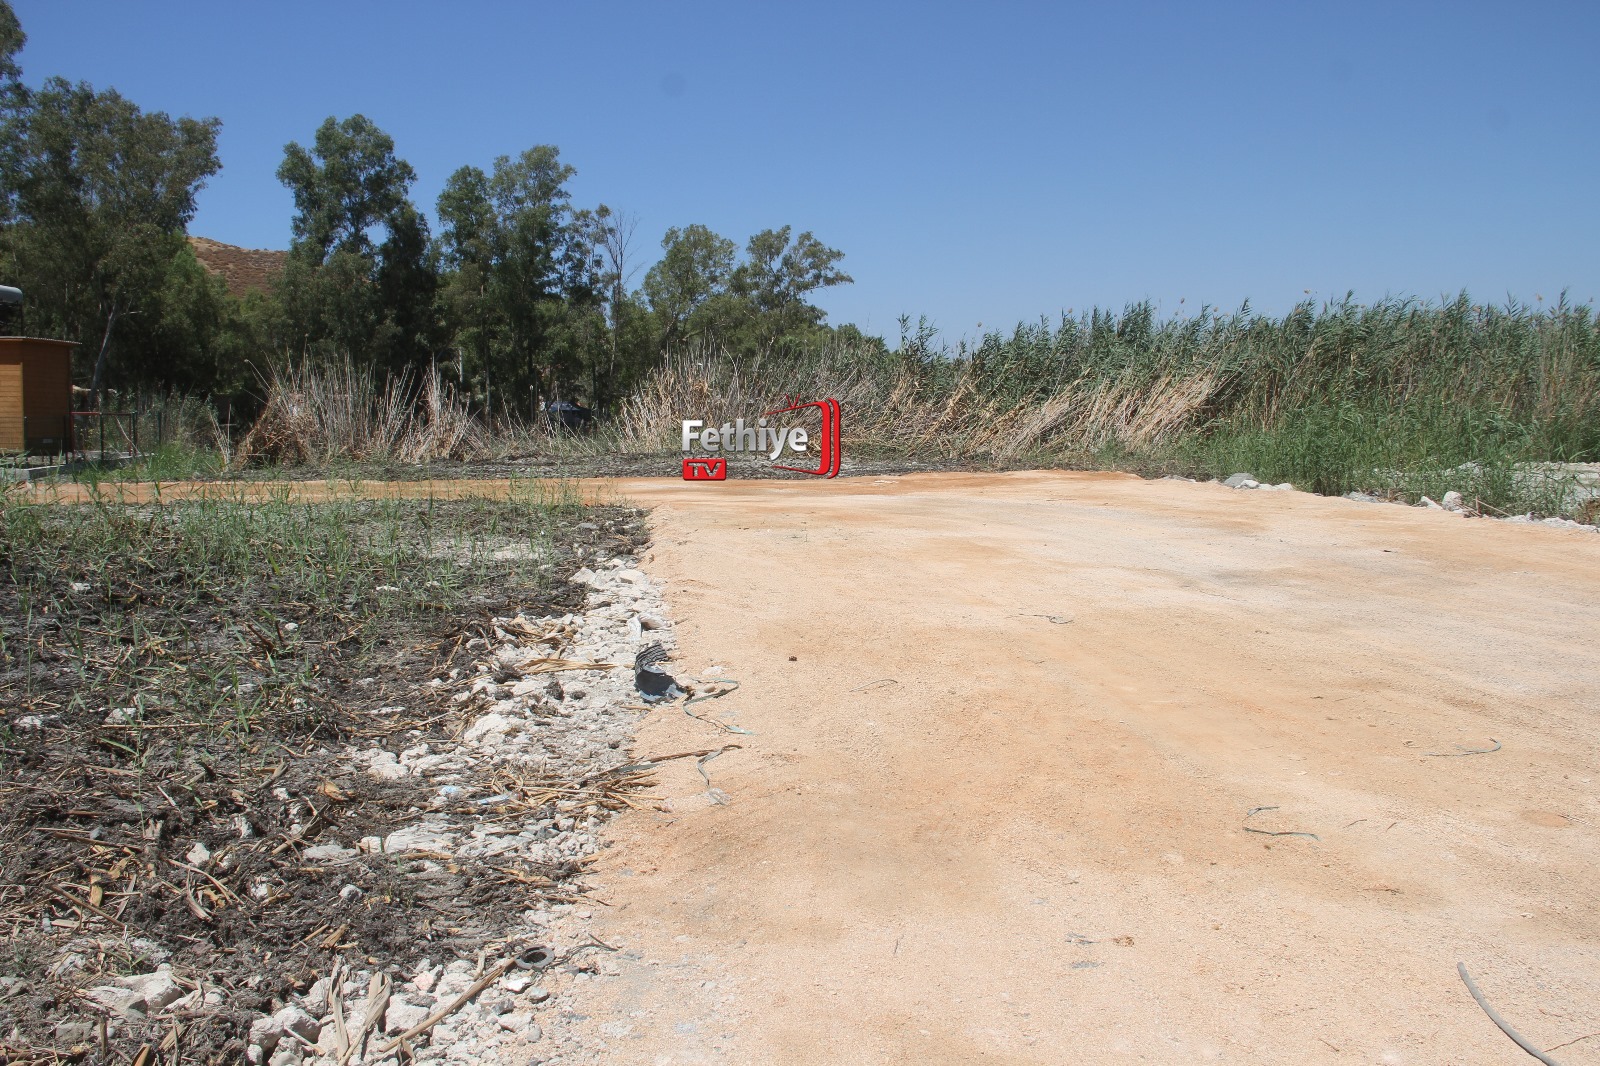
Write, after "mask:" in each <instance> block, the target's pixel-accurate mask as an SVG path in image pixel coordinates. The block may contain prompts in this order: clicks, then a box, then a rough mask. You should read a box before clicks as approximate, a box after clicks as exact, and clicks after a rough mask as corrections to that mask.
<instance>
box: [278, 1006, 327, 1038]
mask: <svg viewBox="0 0 1600 1066" xmlns="http://www.w3.org/2000/svg"><path fill="white" fill-rule="evenodd" d="M272 1021H273V1023H274V1024H275V1025H276V1026H277V1027H278V1030H279V1031H280V1032H284V1033H293V1034H294V1035H295V1036H298V1037H300V1038H301V1039H302V1040H304V1041H305V1042H306V1043H308V1044H315V1043H316V1042H317V1037H318V1036H320V1035H321V1033H322V1024H321V1023H320V1022H318V1021H317V1020H316V1019H315V1018H313V1017H312V1016H311V1015H310V1014H308V1013H306V1012H305V1011H304V1010H302V1009H300V1008H299V1007H294V1006H290V1007H284V1008H283V1009H282V1010H280V1011H278V1013H276V1014H274V1015H273V1016H272Z"/></svg>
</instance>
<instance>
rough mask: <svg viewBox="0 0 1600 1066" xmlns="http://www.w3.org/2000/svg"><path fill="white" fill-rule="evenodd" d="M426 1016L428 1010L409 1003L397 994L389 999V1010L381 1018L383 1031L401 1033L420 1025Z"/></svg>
mask: <svg viewBox="0 0 1600 1066" xmlns="http://www.w3.org/2000/svg"><path fill="white" fill-rule="evenodd" d="M427 1016H428V1008H427V1007H423V1006H420V1005H418V1004H416V1003H411V1002H409V1001H407V999H406V998H405V997H404V996H402V995H399V994H396V995H394V996H391V997H390V998H389V1009H388V1011H387V1012H386V1013H385V1014H384V1016H383V1029H384V1032H386V1033H390V1034H393V1033H403V1032H405V1031H406V1030H407V1029H410V1028H411V1027H412V1026H414V1025H420V1024H422V1021H423V1019H425V1018H427Z"/></svg>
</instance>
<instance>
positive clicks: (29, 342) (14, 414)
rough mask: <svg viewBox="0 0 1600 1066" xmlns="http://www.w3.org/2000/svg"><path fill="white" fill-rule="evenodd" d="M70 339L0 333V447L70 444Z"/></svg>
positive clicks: (54, 448)
mask: <svg viewBox="0 0 1600 1066" xmlns="http://www.w3.org/2000/svg"><path fill="white" fill-rule="evenodd" d="M77 346H78V345H77V344H76V343H75V342H73V341H53V340H45V339H44V338H41V337H0V452H21V451H40V452H66V451H70V450H71V449H72V349H74V348H76V347H77Z"/></svg>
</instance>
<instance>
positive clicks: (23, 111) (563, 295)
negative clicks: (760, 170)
mask: <svg viewBox="0 0 1600 1066" xmlns="http://www.w3.org/2000/svg"><path fill="white" fill-rule="evenodd" d="M25 41H26V37H25V35H24V34H23V30H22V26H21V25H20V23H19V22H18V20H17V17H16V15H15V12H14V11H13V10H12V9H11V7H10V5H9V3H8V2H7V0H0V134H3V137H0V270H3V271H4V275H5V276H4V277H3V278H0V281H4V282H6V283H10V284H18V285H20V286H21V287H22V288H23V289H24V291H25V292H26V293H27V305H26V306H27V316H28V317H27V323H28V327H29V329H30V330H31V331H33V332H37V333H46V334H51V335H55V336H60V337H63V338H66V339H70V340H76V341H79V342H80V343H82V344H83V345H84V349H83V350H84V353H85V354H86V355H87V356H88V358H86V359H83V360H81V361H80V366H79V367H78V372H79V375H80V377H82V378H83V380H85V382H86V383H89V384H91V387H93V388H95V389H98V388H100V387H101V386H103V385H113V386H120V385H128V384H132V385H154V386H158V387H178V388H187V389H196V390H201V391H206V392H212V393H216V394H218V395H226V396H228V397H230V398H238V397H239V396H240V395H241V393H243V392H245V391H248V389H249V388H250V386H251V384H252V382H253V381H254V380H255V379H256V375H257V372H258V369H259V368H263V367H264V366H265V365H266V364H268V363H270V362H272V361H274V360H279V361H281V360H298V359H336V360H345V359H348V360H350V361H352V362H353V363H356V364H358V365H362V366H365V367H369V368H372V369H374V370H377V371H379V372H387V373H405V372H411V371H417V370H420V369H423V368H425V367H427V366H429V365H430V364H432V365H437V366H440V367H442V368H445V369H446V370H447V372H453V376H455V377H456V378H457V380H458V381H459V384H460V386H461V387H462V388H463V389H464V390H466V391H467V392H468V393H469V394H470V395H471V396H472V397H473V398H474V399H475V401H476V402H477V404H478V405H479V406H480V408H481V409H483V410H485V411H487V412H492V413H496V414H499V413H508V414H528V413H533V412H535V411H537V410H538V408H539V406H540V404H541V403H543V402H544V401H546V400H550V399H554V398H564V399H580V400H586V401H588V402H590V403H593V404H597V405H600V406H602V407H604V406H606V405H608V404H610V403H612V402H614V401H615V400H616V399H617V398H619V397H620V396H622V395H623V394H624V393H625V392H626V390H627V389H629V388H631V387H632V386H633V385H634V384H635V383H637V382H638V380H639V379H640V377H641V375H643V374H644V373H646V372H647V371H648V370H649V368H650V367H652V366H654V365H656V364H657V363H658V362H659V361H660V360H661V359H662V358H664V357H665V356H666V355H667V354H669V353H671V352H672V351H675V350H679V349H692V348H696V347H698V346H711V347H717V348H721V349H725V350H727V351H729V352H731V353H733V354H735V355H749V356H752V357H754V356H758V355H763V356H765V355H771V354H772V353H774V352H778V351H781V350H783V349H785V348H789V347H797V346H807V345H815V344H820V343H826V342H827V341H828V340H829V338H831V337H833V336H834V335H835V334H834V331H833V330H831V329H830V327H828V326H827V325H826V316H825V315H824V313H823V312H822V310H821V309H820V308H819V307H818V306H817V305H816V303H815V300H816V297H817V294H818V293H820V292H821V291H822V290H824V289H827V288H829V287H832V286H836V285H841V284H846V283H848V282H849V281H850V277H849V275H847V274H845V273H844V272H843V270H842V269H840V265H839V264H840V261H841V260H842V259H843V253H842V252H840V251H838V250H837V249H833V248H830V247H828V246H826V245H825V244H823V243H822V242H821V241H820V240H818V239H817V238H816V237H815V236H814V235H813V234H812V233H810V232H809V231H807V232H802V233H800V234H799V236H797V237H796V236H794V235H793V229H792V228H791V227H790V226H787V225H786V226H781V227H779V228H777V229H767V230H762V231H761V232H759V233H757V234H755V235H753V236H752V237H750V238H749V239H748V241H747V242H746V243H745V244H744V246H743V251H742V253H741V251H740V245H738V244H737V243H736V242H735V241H733V240H731V239H729V238H727V237H724V236H721V235H719V234H717V233H714V232H713V231H712V230H711V229H709V228H708V227H706V226H704V225H698V224H696V225H687V226H683V227H681V228H680V227H672V228H670V229H668V230H667V232H666V235H665V237H664V238H663V239H662V241H661V258H660V260H659V262H657V263H655V264H654V266H652V267H651V268H650V270H649V271H648V272H647V273H646V274H645V276H644V279H643V281H642V284H640V286H639V287H638V288H637V289H634V288H630V286H631V285H632V280H633V278H634V276H635V275H636V273H637V271H638V264H637V263H636V262H635V261H634V259H633V252H632V243H631V241H632V237H633V233H634V230H635V228H636V226H637V220H635V219H633V218H631V217H630V216H627V215H625V214H622V213H619V212H616V211H614V210H613V209H611V208H610V207H607V206H606V205H603V204H602V205H598V206H595V207H592V208H589V207H581V206H577V205H575V204H574V203H573V198H572V194H571V183H572V180H573V179H574V177H575V176H576V171H575V169H574V168H573V167H572V166H571V165H569V164H568V163H567V162H565V161H564V160H563V159H562V158H561V153H560V151H559V150H558V149H557V148H556V147H555V146H553V145H548V144H541V145H534V146H532V147H530V148H527V149H525V150H523V151H521V152H519V153H517V154H514V155H512V154H508V155H501V156H498V157H497V158H494V159H493V160H492V162H491V163H490V164H489V165H488V167H487V168H484V167H480V166H476V165H470V164H469V165H465V166H462V167H460V168H459V169H457V170H456V171H455V172H454V173H453V174H451V175H450V177H449V179H448V180H447V181H446V182H445V184H444V187H443V189H442V191H441V192H440V194H439V196H438V199H437V202H436V203H435V204H434V205H433V206H434V217H435V218H436V219H437V230H438V232H437V233H436V234H435V233H433V232H431V231H430V226H429V223H428V219H427V218H426V217H425V216H424V214H423V213H422V211H421V210H420V209H419V207H418V206H417V205H416V204H415V203H414V202H413V200H412V188H413V186H414V185H415V183H416V180H417V176H416V172H415V171H414V169H413V168H412V167H411V165H410V164H409V163H408V162H407V161H406V160H405V159H404V158H402V157H401V155H400V154H399V153H398V151H397V149H396V145H395V142H394V140H393V138H392V137H390V135H389V134H388V133H386V132H385V131H384V130H383V129H381V128H380V127H379V126H378V125H377V124H376V123H374V122H373V121H372V120H371V119H370V118H368V117H366V116H364V115H360V114H355V115H350V116H348V117H346V118H342V119H341V118H338V117H334V116H330V117H329V118H328V119H326V120H325V121H324V122H323V123H322V124H321V125H320V126H318V127H317V128H316V130H314V131H313V133H312V136H311V138H310V141H309V143H308V144H302V143H300V142H298V141H294V142H290V143H289V144H287V145H285V147H284V153H283V160H282V162H281V164H280V165H279V166H278V169H277V177H278V179H279V181H281V182H282V183H283V185H284V186H285V187H286V188H287V189H288V190H289V191H290V193H291V196H292V198H293V203H294V211H293V215H292V217H291V218H290V220H289V230H290V234H291V241H290V249H289V255H288V257H287V260H286V262H285V266H284V267H283V270H282V273H281V275H280V276H278V277H277V279H276V281H275V282H274V284H273V285H272V287H271V290H270V291H269V292H265V293H260V294H251V295H250V296H249V297H248V298H245V299H239V298H236V297H234V296H231V295H229V294H228V293H227V291H226V289H225V286H224V285H223V283H222V281H221V279H220V278H218V277H217V276H215V275H213V274H211V273H209V272H208V271H207V270H206V269H204V268H203V267H202V266H201V264H200V263H199V262H198V261H197V260H196V258H195V256H194V254H193V253H192V252H191V251H190V249H189V247H188V246H187V243H186V241H185V236H186V231H187V227H188V224H189V223H190V221H191V220H192V218H193V217H194V213H195V202H196V196H197V195H198V193H199V192H200V190H201V189H202V188H203V187H204V185H205V182H206V180H207V179H208V178H210V177H211V176H212V175H214V174H216V173H217V172H218V170H219V169H220V162H219V160H218V157H217V136H218V132H219V130H220V128H221V123H220V122H219V121H218V120H217V119H215V118H200V119H197V118H191V117H180V118H173V117H171V116H168V115H166V114H164V113H161V112H145V111H142V110H141V109H140V108H139V107H138V106H137V105H135V104H134V103H133V102H132V101H129V100H127V99H126V98H124V97H123V96H121V95H120V94H118V93H117V92H116V91H115V90H113V89H104V90H102V89H96V88H94V87H93V86H91V85H89V84H87V83H78V84H71V83H68V82H67V81H64V80H62V79H60V78H48V79H46V80H45V81H44V82H43V83H42V84H40V85H39V87H38V88H37V89H32V90H30V89H29V87H28V86H27V85H26V84H25V83H24V82H23V80H22V71H21V69H20V67H19V66H18V63H17V56H18V55H19V53H20V51H21V49H22V45H23V43H24V42H25ZM852 329H853V327H852ZM852 335H858V331H856V332H854V333H852Z"/></svg>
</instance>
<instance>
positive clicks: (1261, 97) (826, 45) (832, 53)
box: [13, 0, 1600, 340]
mask: <svg viewBox="0 0 1600 1066" xmlns="http://www.w3.org/2000/svg"><path fill="white" fill-rule="evenodd" d="M13 6H14V7H15V9H16V11H17V14H18V16H19V17H20V18H21V20H22V24H23V28H24V30H25V31H26V32H27V33H28V36H29V41H28V46H27V48H26V50H25V51H24V52H23V54H22V57H21V58H22V64H23V69H24V77H25V80H26V81H28V82H29V83H31V84H37V83H38V82H39V81H40V80H42V79H43V78H44V77H46V76H48V75H51V74H60V75H62V76H65V77H67V78H69V79H72V80H79V79H83V80H87V81H90V82H92V83H93V84H95V85H96V86H98V87H107V86H109V87H114V88H116V89H117V90H119V91H120V92H122V93H123V94H124V95H126V96H128V97H129V98H131V99H132V100H134V101H135V102H136V103H137V104H139V105H140V106H141V107H144V108H146V109H150V110H165V111H168V112H170V113H173V114H190V115H195V116H209V115H215V116H217V117H219V118H221V119H222V122H223V129H222V137H221V142H220V153H221V157H222V162H223V170H222V172H221V173H220V174H219V175H217V176H216V177H215V178H214V179H212V181H211V182H210V184H209V186H208V187H207V189H206V190H205V191H204V192H203V193H202V194H201V198H200V210H199V214H198V216H197V217H196V218H195V220H194V222H193V224H192V225H191V227H190V230H191V232H193V233H196V234H200V235H203V236H208V237H213V238H215V239H217V240H222V241H226V242H229V243H232V244H240V245H245V246H248V247H269V248H283V247H287V245H288V240H289V218H290V213H291V201H290V198H289V195H288V192H287V191H286V190H285V189H284V188H283V187H282V186H281V185H279V184H278V182H277V181H276V179H275V178H274V177H273V172H274V171H275V170H276V168H277V165H278V163H279V161H280V160H281V159H282V154H283V146H284V144H285V143H286V142H288V141H291V140H298V141H301V142H302V143H306V144H309V143H310V140H311V137H312V134H313V132H314V131H315V129H316V127H317V125H318V124H319V123H321V121H322V120H323V119H324V118H326V117H328V116H329V115H335V116H338V117H341V118H342V117H344V116H347V115H350V114H352V113H355V112H360V113H363V114H365V115H367V116H368V117H369V118H371V119H372V120H374V121H375V122H377V123H378V125H380V126H381V127H382V128H383V129H385V130H386V131H388V132H389V133H390V134H391V135H392V136H393V137H394V139H395V143H396V149H397V151H398V153H399V155H400V156H401V157H402V158H404V159H406V160H408V161H409V162H410V163H411V164H412V166H413V167H415V168H416V171H417V175H418V180H417V183H416V186H415V187H414V189H413V196H414V199H415V200H416V201H417V203H418V204H419V206H421V207H423V208H424V210H426V211H428V212H429V213H430V214H431V212H432V208H433V201H434V198H435V197H436V196H437V193H438V191H439V189H440V187H441V186H442V185H443V183H444V180H445V178H446V177H448V176H449V174H450V173H451V171H453V170H454V169H455V168H457V167H459V166H461V165H463V164H467V163H474V164H477V165H479V166H482V167H485V168H487V167H488V166H489V165H490V163H491V162H492V160H493V158H494V157H495V156H497V155H501V154H515V153H517V152H519V151H521V150H522V149H524V148H527V147H530V146H532V145H535V144H554V145H557V146H558V147H559V148H560V149H561V155H562V159H563V160H564V161H565V162H567V163H569V164H570V165H572V166H575V167H576V168H577V170H578V176H577V178H576V179H575V180H574V181H573V183H572V185H571V189H572V192H573V198H574V202H575V203H577V204H579V205H581V206H592V205H595V204H598V203H602V202H603V203H606V204H609V205H611V206H612V207H613V208H614V209H619V210H623V211H627V212H630V213H632V214H635V215H637V216H638V219H639V229H638V234H637V238H636V242H637V245H636V246H637V249H638V253H639V255H640V256H641V261H642V262H645V263H648V262H650V261H653V260H654V257H655V255H656V254H657V253H658V251H659V241H660V238H661V235H662V233H663V232H664V231H665V230H666V228H667V227H668V226H684V225H688V224H690V223H695V222H699V223H703V224H705V225H708V226H710V227H711V228H712V229H714V230H716V231H717V232H719V233H722V234H724V235H726V236H729V237H732V238H734V239H735V240H736V241H738V242H739V243H740V244H741V245H742V244H743V242H744V240H745V239H746V238H747V237H748V236H749V235H750V234H751V233H752V232H754V231H756V230H759V229H762V228H765V227H769V226H771V227H776V226H781V225H783V224H786V223H787V224H791V225H793V226H794V227H795V228H796V230H805V229H809V230H812V231H813V232H815V233H816V235H817V236H818V238H819V239H821V240H822V241H823V242H825V243H827V244H829V245H831V246H833V247H836V248H839V249H841V250H843V251H844V252H845V253H846V257H845V261H844V267H845V269H846V270H847V271H848V272H849V273H850V274H852V275H853V276H854V278H855V284H854V285H851V286H845V287H842V288H839V289H835V290H833V291H831V292H829V293H827V294H826V295H824V296H823V297H822V298H821V300H820V301H819V302H820V303H821V304H822V306H823V307H824V308H826V309H827V310H828V312H829V315H830V319H829V320H830V321H831V322H833V323H835V324H839V323H843V322H850V321H853V322H856V323H857V324H859V325H860V326H861V327H862V328H864V329H866V330H868V331H869V332H875V333H882V334H884V335H886V336H889V337H890V339H891V340H893V339H894V338H895V336H896V335H897V333H898V327H897V325H896V319H897V317H898V316H899V315H900V314H901V313H909V314H911V315H912V316H913V318H915V316H917V315H918V314H926V315H928V316H929V318H930V319H931V320H932V321H933V322H934V323H935V324H937V325H938V326H939V327H940V328H941V329H942V331H943V336H944V337H945V338H946V339H954V338H958V337H962V336H972V335H974V334H975V333H976V332H977V324H978V323H980V322H981V323H983V324H984V328H985V329H990V328H994V327H997V326H998V327H1003V328H1009V327H1010V326H1012V325H1014V324H1015V323H1016V322H1017V321H1018V320H1021V319H1029V320H1036V319H1037V318H1038V317H1039V316H1040V315H1045V316H1049V317H1051V318H1054V317H1055V316H1056V315H1058V314H1059V313H1060V312H1061V311H1063V310H1065V309H1068V308H1077V309H1081V308H1083V307H1085V306H1088V305H1091V304H1100V305H1102V306H1115V307H1121V306H1122V305H1123V304H1125V303H1127V302H1129V301H1132V300H1139V299H1145V298H1148V299H1150V300H1152V301H1155V302H1157V303H1158V304H1159V305H1160V307H1161V308H1162V309H1163V310H1164V311H1165V312H1168V313H1171V312H1175V311H1177V310H1178V309H1179V306H1180V305H1179V301H1180V300H1184V301H1185V304H1184V305H1183V306H1184V307H1185V308H1192V307H1194V306H1196V305H1198V304H1200V303H1202V302H1210V303H1212V304H1220V305H1223V306H1226V307H1230V308H1231V307H1234V306H1237V305H1238V303H1239V302H1240V301H1241V300H1243V299H1245V298H1247V297H1248V298H1249V299H1250V301H1251V303H1252V305H1253V306H1255V307H1257V308H1259V309H1262V310H1266V311H1274V312H1276V311H1282V310H1284V309H1285V308H1287V307H1289V306H1290V305H1292V304H1293V303H1294V302H1295V301H1296V300H1299V299H1301V298H1302V295H1303V290H1307V289H1309V290H1311V292H1312V294H1313V295H1314V296H1316V297H1317V298H1319V299H1321V298H1329V297H1337V296H1340V295H1342V294H1343V293H1344V292H1345V291H1346V290H1347V289H1353V290H1355V293H1356V295H1357V297H1358V298H1361V299H1374V298H1377V297H1381V296H1383V295H1385V294H1396V295H1400V294H1405V295H1417V296H1422V297H1438V296H1439V295H1441V294H1454V293H1455V292H1456V291H1458V290H1460V289H1463V288H1465V289H1467V290H1469V291H1470V292H1471V293H1472V294H1473V295H1474V296H1475V297H1478V298H1480V299H1486V300H1495V301H1498V300H1503V299H1504V298H1505V297H1506V296H1507V295H1508V294H1509V295H1511V296H1515V297H1517V298H1519V299H1523V300H1526V301H1529V302H1532V301H1534V300H1535V297H1536V296H1537V295H1542V296H1544V297H1545V299H1546V300H1551V299H1554V298H1555V296H1556V295H1557V294H1558V293H1559V292H1560V291H1561V290H1562V289H1563V288H1565V289H1569V290H1570V294H1571V296H1572V297H1573V298H1575V299H1576V300H1578V301H1580V302H1593V301H1595V299H1596V298H1597V297H1600V4H1597V3H1594V2H1593V0H1586V2H1572V3H1539V2H1534V3H1505V4H1488V3H1473V2H1467V0H1463V2H1458V3H1437V4H1431V3H1413V4H1405V3H1398V4H1396V3H1374V4H1358V3H1298V2H1293V0H1275V2H1270V3H1231V4H1228V3H1198V2H1195V3H1169V4H1159V3H1145V2H1127V3H1102V4H1094V5H1071V4H1045V3H1037V4H1035V3H974V4H955V3H943V2H928V3H919V4H912V3H906V4H887V3H873V2H870V0H856V2H853V3H846V4H837V5H835V4H830V3H817V2H806V3H789V4H783V5H776V4H762V3H752V2H745V3H729V4H701V3H692V2H684V0H679V2H673V3H666V2H661V0H656V2H652V3H607V4H584V3H573V2H570V0H568V2H565V3H561V4H551V3H522V2H510V0H507V2H503V3H471V2H459V0H458V2H453V3H449V2H434V3H427V4H424V3H414V2H411V0H386V2H377V0H320V2H317V3H302V2H296V0H284V2H279V3H272V4H234V3H218V2H217V0H204V2H191V0H161V2H143V3H130V2H128V0H115V2H112V0H13ZM642 277H643V275H642V273H641V274H640V275H639V277H638V278H635V283H637V282H638V280H640V279H641V278H642Z"/></svg>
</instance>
